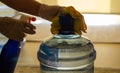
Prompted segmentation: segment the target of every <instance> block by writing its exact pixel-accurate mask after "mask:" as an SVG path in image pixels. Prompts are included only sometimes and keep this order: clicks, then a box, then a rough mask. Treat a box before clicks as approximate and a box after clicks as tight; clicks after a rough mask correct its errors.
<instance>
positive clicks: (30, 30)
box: [0, 17, 35, 41]
mask: <svg viewBox="0 0 120 73" xmlns="http://www.w3.org/2000/svg"><path fill="white" fill-rule="evenodd" d="M0 33H2V34H3V35H5V36H6V37H8V38H9V39H13V40H17V41H22V40H23V38H24V37H25V36H26V35H25V34H35V26H33V25H32V24H30V23H27V22H25V21H20V20H16V19H12V18H9V17H3V18H0Z"/></svg>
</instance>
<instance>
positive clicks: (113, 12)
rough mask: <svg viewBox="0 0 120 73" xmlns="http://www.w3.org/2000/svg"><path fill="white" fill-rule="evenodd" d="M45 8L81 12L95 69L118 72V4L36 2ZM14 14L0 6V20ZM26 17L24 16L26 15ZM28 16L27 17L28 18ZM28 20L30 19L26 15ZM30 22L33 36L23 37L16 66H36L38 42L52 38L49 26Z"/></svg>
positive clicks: (108, 0) (101, 0)
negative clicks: (24, 42) (91, 46)
mask: <svg viewBox="0 0 120 73" xmlns="http://www.w3.org/2000/svg"><path fill="white" fill-rule="evenodd" d="M37 1H38V2H41V3H45V4H48V5H61V6H74V7H75V8H76V10H78V11H79V12H81V13H82V14H83V16H84V18H85V22H86V24H87V27H88V29H87V33H84V34H83V36H85V37H87V38H88V39H90V40H91V41H92V42H93V44H94V47H95V50H96V51H97V57H96V60H95V67H100V68H114V69H120V57H119V56H120V38H119V37H120V32H119V30H120V6H119V5H120V0H37ZM23 14H24V13H21V12H18V11H16V10H14V9H12V8H9V7H8V6H6V5H4V4H2V3H0V17H4V16H9V17H13V18H18V19H19V17H20V16H22V15H23ZM26 15H28V14H26ZM28 16H29V15H28ZM30 16H31V15H30ZM36 18H37V20H36V21H35V22H32V23H33V24H34V25H35V26H36V27H37V29H36V34H35V35H28V36H27V37H26V40H27V41H26V44H25V46H24V48H23V49H22V51H21V55H20V58H19V62H18V65H26V66H39V62H38V59H37V50H38V48H39V45H40V43H41V42H42V41H44V40H45V39H47V38H48V37H50V36H52V34H51V32H50V24H51V22H50V21H48V20H45V19H43V18H40V17H36Z"/></svg>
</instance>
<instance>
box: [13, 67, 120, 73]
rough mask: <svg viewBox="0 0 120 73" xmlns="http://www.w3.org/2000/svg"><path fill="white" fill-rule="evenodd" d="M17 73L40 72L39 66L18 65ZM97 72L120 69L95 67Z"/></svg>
mask: <svg viewBox="0 0 120 73" xmlns="http://www.w3.org/2000/svg"><path fill="white" fill-rule="evenodd" d="M15 73H40V68H39V67H38V66H17V67H16V69H15ZM95 73H120V69H104V68H95Z"/></svg>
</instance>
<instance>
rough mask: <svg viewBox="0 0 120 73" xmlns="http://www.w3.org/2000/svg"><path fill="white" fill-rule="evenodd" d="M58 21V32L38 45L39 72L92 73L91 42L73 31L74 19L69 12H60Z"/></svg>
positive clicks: (94, 52) (93, 53) (93, 52)
mask: <svg viewBox="0 0 120 73" xmlns="http://www.w3.org/2000/svg"><path fill="white" fill-rule="evenodd" d="M59 23H60V30H59V33H58V34H56V35H54V36H53V37H51V38H49V39H48V40H46V41H43V42H42V43H41V45H40V48H39V51H38V53H37V55H38V59H39V61H40V71H41V72H40V73H94V60H95V58H96V51H95V50H94V46H93V44H92V42H91V41H90V40H89V39H87V38H85V37H83V36H81V35H78V34H75V33H74V28H73V26H74V19H73V18H72V17H71V16H70V15H69V14H61V15H60V16H59Z"/></svg>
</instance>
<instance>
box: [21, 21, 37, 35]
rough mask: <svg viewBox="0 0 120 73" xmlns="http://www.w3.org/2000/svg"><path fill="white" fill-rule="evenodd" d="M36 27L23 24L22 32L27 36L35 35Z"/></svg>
mask: <svg viewBox="0 0 120 73" xmlns="http://www.w3.org/2000/svg"><path fill="white" fill-rule="evenodd" d="M35 29H36V27H35V26H33V25H32V24H29V23H24V24H23V32H25V33H27V34H35Z"/></svg>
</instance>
